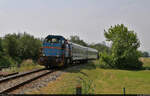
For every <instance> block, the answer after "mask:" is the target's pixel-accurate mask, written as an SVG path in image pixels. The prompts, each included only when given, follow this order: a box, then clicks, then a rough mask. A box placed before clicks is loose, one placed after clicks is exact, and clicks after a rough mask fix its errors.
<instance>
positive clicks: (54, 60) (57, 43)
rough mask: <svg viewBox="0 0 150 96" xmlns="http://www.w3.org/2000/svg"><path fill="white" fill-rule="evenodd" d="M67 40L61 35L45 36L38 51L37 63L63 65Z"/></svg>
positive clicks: (47, 65) (51, 65)
mask: <svg viewBox="0 0 150 96" xmlns="http://www.w3.org/2000/svg"><path fill="white" fill-rule="evenodd" d="M66 45H67V42H66V40H65V38H64V37H62V36H56V35H55V36H53V35H49V36H47V37H46V38H45V40H44V42H43V46H42V48H41V52H40V58H39V64H40V65H44V66H46V67H53V66H63V64H64V62H65V56H66Z"/></svg>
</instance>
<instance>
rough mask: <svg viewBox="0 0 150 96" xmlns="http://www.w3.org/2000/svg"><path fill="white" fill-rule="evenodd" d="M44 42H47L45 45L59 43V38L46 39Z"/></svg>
mask: <svg viewBox="0 0 150 96" xmlns="http://www.w3.org/2000/svg"><path fill="white" fill-rule="evenodd" d="M45 42H47V43H60V42H61V40H60V39H59V38H46V39H45Z"/></svg>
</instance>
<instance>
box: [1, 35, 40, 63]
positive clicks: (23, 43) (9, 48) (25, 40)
mask: <svg viewBox="0 0 150 96" xmlns="http://www.w3.org/2000/svg"><path fill="white" fill-rule="evenodd" d="M40 46H41V41H40V39H37V38H34V37H33V36H31V35H29V34H27V33H23V34H21V33H19V34H15V33H14V34H7V35H5V37H4V39H3V40H1V39H0V56H1V58H0V59H1V60H0V64H1V65H12V64H19V65H18V66H20V63H21V62H22V61H23V60H26V59H33V60H37V59H38V53H39V48H40ZM14 61H15V62H14ZM8 63H9V64H8Z"/></svg>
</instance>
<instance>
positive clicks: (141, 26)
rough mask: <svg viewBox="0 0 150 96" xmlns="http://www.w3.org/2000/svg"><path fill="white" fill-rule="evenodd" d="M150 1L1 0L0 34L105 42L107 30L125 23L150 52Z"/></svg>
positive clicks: (142, 47) (1, 35)
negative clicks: (76, 37) (73, 37)
mask: <svg viewBox="0 0 150 96" xmlns="http://www.w3.org/2000/svg"><path fill="white" fill-rule="evenodd" d="M149 5H150V0H0V37H4V36H5V35H6V34H8V33H19V32H20V33H23V32H27V33H29V34H31V35H34V36H35V37H39V38H44V37H46V36H47V35H50V34H52V35H62V36H64V37H66V38H69V37H70V36H71V35H78V36H79V37H80V38H81V39H82V40H84V41H86V42H88V43H101V42H102V41H105V40H106V39H105V37H104V29H105V30H107V29H108V28H109V27H110V26H114V25H115V24H124V25H125V26H127V27H128V28H129V30H134V32H135V33H137V36H138V38H139V39H140V42H141V47H140V48H139V50H142V51H149V52H150V44H149V41H150V38H149V36H150V32H149V30H150V6H149Z"/></svg>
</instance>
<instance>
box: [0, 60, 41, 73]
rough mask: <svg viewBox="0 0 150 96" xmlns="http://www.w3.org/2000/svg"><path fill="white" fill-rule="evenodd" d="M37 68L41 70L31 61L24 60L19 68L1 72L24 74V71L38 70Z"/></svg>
mask: <svg viewBox="0 0 150 96" xmlns="http://www.w3.org/2000/svg"><path fill="white" fill-rule="evenodd" d="M38 68H43V67H42V66H40V65H38V64H35V63H34V62H33V61H32V60H30V59H29V60H24V61H23V62H22V63H21V67H20V68H17V67H12V68H10V69H9V68H8V69H3V70H2V71H3V72H8V73H12V72H25V71H29V70H32V69H38Z"/></svg>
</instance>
